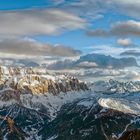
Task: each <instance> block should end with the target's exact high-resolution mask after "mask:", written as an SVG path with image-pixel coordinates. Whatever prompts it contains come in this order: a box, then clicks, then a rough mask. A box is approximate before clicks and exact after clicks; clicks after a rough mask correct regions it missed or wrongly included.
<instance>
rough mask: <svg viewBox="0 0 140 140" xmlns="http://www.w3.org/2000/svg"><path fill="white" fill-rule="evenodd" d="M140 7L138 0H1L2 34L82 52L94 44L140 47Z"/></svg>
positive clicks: (90, 48)
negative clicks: (102, 33)
mask: <svg viewBox="0 0 140 140" xmlns="http://www.w3.org/2000/svg"><path fill="white" fill-rule="evenodd" d="M130 7H131V8H130ZM139 8H140V3H139V1H138V0H136V1H135V2H134V1H131V0H126V1H120V0H118V1H117V0H112V1H111V0H106V1H103V0H6V1H5V0H1V2H0V18H1V19H2V18H3V21H0V27H1V29H0V30H2V31H0V37H1V38H2V39H3V38H4V41H6V39H5V38H8V39H9V38H10V39H11V38H14V41H15V40H16V39H17V40H18V39H24V40H25V38H26V39H28V41H29V43H30V41H33V43H35V42H36V43H38V44H42V45H44V44H49V45H50V46H51V47H54V46H57V45H58V44H59V45H61V46H63V47H64V48H65V47H66V48H67V47H70V48H72V49H73V50H80V51H82V52H83V53H90V52H91V51H92V46H93V48H94V46H102V45H104V46H105V45H110V46H112V47H118V46H119V47H124V46H134V45H135V46H138V44H139V43H140V41H139V36H140V23H139V19H140V17H139V15H138V14H137V13H138V12H139ZM11 17H13V19H12V18H11ZM20 17H21V18H20ZM16 19H17V21H16ZM130 21H131V22H130ZM32 25H33V26H32ZM133 26H134V27H133ZM122 27H124V28H122ZM135 27H136V29H135ZM112 28H113V29H112ZM114 28H115V29H116V28H117V29H118V30H117V31H114V30H115V29H114ZM121 29H124V31H123V30H121ZM98 30H100V32H106V33H105V35H98V33H99V31H98ZM112 30H113V31H112ZM119 30H120V31H119ZM87 32H92V34H94V35H88V34H87ZM96 34H97V35H96ZM99 34H100V33H99ZM108 34H109V35H108ZM118 40H119V41H118ZM120 40H121V41H120ZM26 41H27V40H26ZM38 44H37V45H38ZM138 47H139V46H138ZM112 49H113V48H112ZM131 49H132V48H131ZM93 50H94V49H93ZM124 50H125V49H124ZM5 51H6V52H8V50H4V52H5ZM94 51H96V50H94ZM10 53H11V52H10ZM12 53H13V52H12Z"/></svg>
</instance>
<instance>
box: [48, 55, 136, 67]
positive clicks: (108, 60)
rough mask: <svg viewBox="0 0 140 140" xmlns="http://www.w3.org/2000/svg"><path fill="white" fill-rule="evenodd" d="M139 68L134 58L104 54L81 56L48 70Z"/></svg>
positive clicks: (54, 65)
mask: <svg viewBox="0 0 140 140" xmlns="http://www.w3.org/2000/svg"><path fill="white" fill-rule="evenodd" d="M132 66H138V64H137V61H136V59H135V58H133V57H128V58H115V57H112V56H106V55H103V54H95V53H93V54H87V55H84V56H81V57H80V58H79V59H78V60H77V61H70V60H64V61H58V62H56V63H54V64H51V65H49V66H48V69H71V68H94V67H97V68H116V69H117V68H125V67H132Z"/></svg>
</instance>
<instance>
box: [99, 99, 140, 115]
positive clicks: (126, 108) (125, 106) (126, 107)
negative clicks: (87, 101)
mask: <svg viewBox="0 0 140 140" xmlns="http://www.w3.org/2000/svg"><path fill="white" fill-rule="evenodd" d="M98 103H99V104H100V105H101V106H102V107H104V108H108V109H114V110H117V111H120V112H123V113H128V114H135V115H140V104H138V103H136V102H133V101H128V100H125V99H113V98H100V99H99V100H98Z"/></svg>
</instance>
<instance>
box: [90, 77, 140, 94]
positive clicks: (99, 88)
mask: <svg viewBox="0 0 140 140" xmlns="http://www.w3.org/2000/svg"><path fill="white" fill-rule="evenodd" d="M92 88H93V90H94V91H95V92H98V93H99V92H101V93H108V94H109V93H136V92H140V82H139V81H134V82H133V81H129V82H120V81H116V80H112V79H110V80H109V81H97V82H95V83H93V84H92Z"/></svg>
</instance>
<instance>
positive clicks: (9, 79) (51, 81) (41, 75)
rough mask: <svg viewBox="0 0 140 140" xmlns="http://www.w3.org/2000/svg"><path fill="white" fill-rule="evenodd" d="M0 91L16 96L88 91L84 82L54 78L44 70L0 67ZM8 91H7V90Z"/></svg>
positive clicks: (71, 78) (66, 78) (62, 77)
mask: <svg viewBox="0 0 140 140" xmlns="http://www.w3.org/2000/svg"><path fill="white" fill-rule="evenodd" d="M0 89H1V90H5V91H4V92H6V91H7V92H8V90H14V91H13V92H15V93H16V94H47V93H51V94H54V95H57V94H59V93H60V92H65V93H66V92H69V91H80V90H88V87H87V85H86V84H85V83H84V82H81V81H79V80H78V79H77V78H74V77H67V76H64V75H60V76H56V75H50V74H48V73H47V71H46V69H39V68H38V69H37V68H34V69H32V68H11V67H10V68H7V67H3V66H1V67H0ZM7 89H8V90H7Z"/></svg>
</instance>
